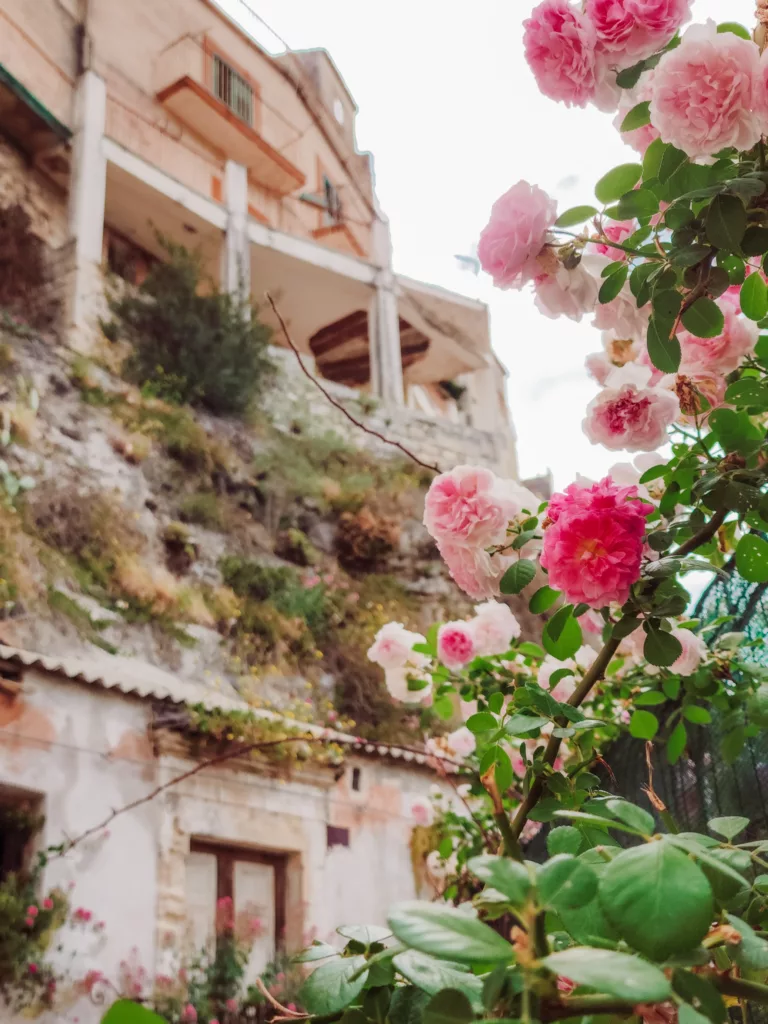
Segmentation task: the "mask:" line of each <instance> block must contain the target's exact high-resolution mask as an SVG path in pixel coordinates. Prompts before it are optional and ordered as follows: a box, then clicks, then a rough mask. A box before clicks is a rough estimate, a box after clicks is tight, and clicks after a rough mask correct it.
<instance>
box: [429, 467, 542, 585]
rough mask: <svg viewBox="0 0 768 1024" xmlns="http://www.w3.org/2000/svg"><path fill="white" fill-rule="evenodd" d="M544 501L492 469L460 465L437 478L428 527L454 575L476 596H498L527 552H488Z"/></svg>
mask: <svg viewBox="0 0 768 1024" xmlns="http://www.w3.org/2000/svg"><path fill="white" fill-rule="evenodd" d="M537 506H538V499H537V498H536V497H535V496H534V495H533V494H531V492H530V491H529V490H527V488H525V487H521V486H520V484H517V483H515V482H514V481H513V480H502V479H500V478H499V477H497V476H496V475H495V473H492V472H491V470H489V469H482V468H480V467H478V466H457V467H456V468H455V469H453V470H451V471H450V472H449V473H441V474H440V475H439V476H437V477H435V479H434V480H433V481H432V484H431V486H430V488H429V491H428V492H427V497H426V500H425V502H424V525H425V526H426V528H427V530H429V533H430V534H431V536H432V537H433V538H434V539H435V541H436V542H437V546H438V548H439V550H440V554H441V555H442V556H443V559H444V560H445V562H446V564H447V566H448V569H449V571H450V573H451V576H452V577H453V578H454V580H455V581H456V583H457V584H458V585H459V586H460V587H461V589H462V590H463V591H465V593H467V594H469V596H470V597H472V598H475V599H479V598H489V597H493V596H494V595H495V594H498V592H499V590H498V585H499V580H500V579H501V577H502V576H503V574H504V572H505V571H506V569H507V568H508V567H509V565H511V564H512V562H514V561H516V560H517V559H518V558H519V557H520V556H521V554H522V555H523V556H524V555H525V548H523V549H522V551H514V552H513V551H509V552H504V553H503V554H499V553H495V554H493V553H490V552H489V551H488V550H487V549H489V548H491V549H492V548H494V547H503V546H505V545H506V543H507V540H508V537H507V529H508V527H509V524H510V523H511V522H512V521H514V520H515V519H517V518H518V517H519V516H520V515H521V514H523V512H524V510H525V511H526V512H528V513H535V511H536V508H537Z"/></svg>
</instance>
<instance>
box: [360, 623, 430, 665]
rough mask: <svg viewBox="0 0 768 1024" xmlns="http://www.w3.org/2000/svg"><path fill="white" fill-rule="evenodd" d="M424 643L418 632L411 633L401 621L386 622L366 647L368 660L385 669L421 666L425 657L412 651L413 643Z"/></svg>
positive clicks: (424, 662)
mask: <svg viewBox="0 0 768 1024" xmlns="http://www.w3.org/2000/svg"><path fill="white" fill-rule="evenodd" d="M423 643H426V641H425V639H424V637H423V636H422V635H421V634H420V633H412V632H411V631H410V630H408V629H406V628H405V626H404V625H403V624H402V622H387V623H386V625H384V626H382V627H381V629H380V630H379V631H378V633H377V634H376V637H375V639H374V642H373V644H372V646H371V647H369V649H368V660H369V661H372V662H373V663H374V664H376V665H381V667H382V668H383V669H385V670H387V669H403V668H406V667H408V666H410V667H411V668H423V667H424V666H425V665H426V664H427V661H428V659H427V657H426V655H424V654H418V653H417V652H416V651H414V649H413V646H414V644H423Z"/></svg>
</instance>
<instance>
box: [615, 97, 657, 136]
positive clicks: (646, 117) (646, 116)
mask: <svg viewBox="0 0 768 1024" xmlns="http://www.w3.org/2000/svg"><path fill="white" fill-rule="evenodd" d="M650 123H651V103H650V100H645V101H644V102H643V103H638V104H636V106H634V107H632V109H631V110H630V112H629V113H628V114H627V116H626V117H625V118H624V120H623V121H622V122H621V128H620V129H619V131H621V132H633V131H634V130H635V129H636V128H642V127H643V126H644V125H646V124H650Z"/></svg>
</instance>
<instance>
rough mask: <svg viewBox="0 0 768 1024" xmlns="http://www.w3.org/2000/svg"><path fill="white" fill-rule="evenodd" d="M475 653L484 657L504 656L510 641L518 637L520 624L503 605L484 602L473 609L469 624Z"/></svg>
mask: <svg viewBox="0 0 768 1024" xmlns="http://www.w3.org/2000/svg"><path fill="white" fill-rule="evenodd" d="M469 626H470V628H471V630H472V634H473V636H474V640H475V648H476V653H477V654H480V655H484V656H490V655H494V654H506V653H507V651H508V650H509V648H510V647H511V646H512V641H513V640H515V639H517V637H519V636H520V623H519V622H518V621H517V619H516V618H515V616H514V615H513V614H512V612H511V610H510V609H509V608H508V607H507V605H505V604H500V603H499V602H498V601H486V602H485V604H479V605H477V607H476V608H475V617H474V619H472V620H471V621H470V623H469Z"/></svg>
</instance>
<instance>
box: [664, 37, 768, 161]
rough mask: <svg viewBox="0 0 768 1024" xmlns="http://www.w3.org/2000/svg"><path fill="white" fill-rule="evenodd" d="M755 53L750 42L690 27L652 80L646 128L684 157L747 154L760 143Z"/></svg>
mask: <svg viewBox="0 0 768 1024" xmlns="http://www.w3.org/2000/svg"><path fill="white" fill-rule="evenodd" d="M760 72H761V68H760V51H759V50H758V47H757V45H756V44H755V43H754V42H753V41H752V40H751V39H742V38H741V37H740V36H736V35H734V34H733V33H732V32H718V31H717V28H716V26H715V23H714V21H708V22H707V23H706V24H705V25H693V26H691V28H689V29H688V30H687V31H686V33H685V34H684V35H683V38H682V41H681V43H680V45H679V46H678V47H677V48H676V49H674V50H670V51H669V52H668V53H665V54H664V56H663V57H662V58H661V60H660V61H659V64H658V66H657V67H656V71H655V74H654V76H653V95H652V97H651V124H652V125H653V126H654V128H656V129H657V130H658V132H659V135H660V136H661V138H662V139H663V140H664V142H671V143H672V144H673V145H675V146H677V148H678V149H681V150H682V151H683V152H684V153H687V155H688V156H689V157H694V158H695V157H707V156H713V155H714V154H715V153H717V152H719V151H720V150H721V149H726V148H727V147H729V146H734V147H735V148H736V149H739V150H745V149H751V148H752V147H753V146H754V145H755V144H756V143H757V142H758V140H759V138H760V132H761V124H760V117H759V116H757V115H756V113H755V111H756V110H757V109H758V107H759V104H760V100H761V97H760V83H761V73H760Z"/></svg>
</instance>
